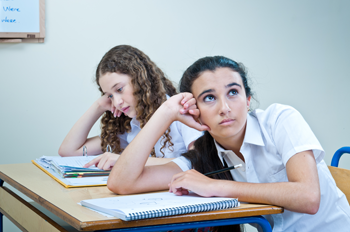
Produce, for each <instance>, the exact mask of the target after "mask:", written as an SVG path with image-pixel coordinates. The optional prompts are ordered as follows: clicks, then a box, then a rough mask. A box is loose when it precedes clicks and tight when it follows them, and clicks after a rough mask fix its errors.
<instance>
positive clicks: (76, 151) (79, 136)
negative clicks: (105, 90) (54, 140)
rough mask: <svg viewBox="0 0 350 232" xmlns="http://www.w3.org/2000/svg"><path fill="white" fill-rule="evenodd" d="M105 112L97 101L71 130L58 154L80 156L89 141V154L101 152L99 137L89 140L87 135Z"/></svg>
mask: <svg viewBox="0 0 350 232" xmlns="http://www.w3.org/2000/svg"><path fill="white" fill-rule="evenodd" d="M104 112H105V111H104V110H103V109H101V108H100V107H99V105H98V103H97V102H95V103H94V104H93V105H92V106H91V107H90V108H89V109H88V110H87V111H86V112H85V113H84V114H83V116H81V118H79V120H78V121H77V122H76V123H75V124H74V126H73V127H72V129H71V130H70V131H69V133H68V134H67V136H66V137H65V139H64V140H63V142H62V144H61V146H60V148H59V151H58V154H59V155H60V156H80V155H82V147H83V145H84V144H86V143H89V147H88V154H89V155H96V154H101V152H102V150H101V147H100V145H99V142H98V138H95V139H93V140H89V139H87V136H88V134H89V132H90V130H91V128H92V126H93V125H94V124H95V123H96V121H97V120H98V119H99V117H100V116H101V115H102V114H103V113H104Z"/></svg>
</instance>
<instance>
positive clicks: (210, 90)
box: [197, 89, 214, 99]
mask: <svg viewBox="0 0 350 232" xmlns="http://www.w3.org/2000/svg"><path fill="white" fill-rule="evenodd" d="M211 92H214V90H213V89H207V90H204V91H203V92H202V93H201V94H199V95H198V97H197V99H198V98H200V96H202V95H203V94H205V93H211Z"/></svg>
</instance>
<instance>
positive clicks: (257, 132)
mask: <svg viewBox="0 0 350 232" xmlns="http://www.w3.org/2000/svg"><path fill="white" fill-rule="evenodd" d="M244 143H250V144H254V145H258V146H265V144H264V141H263V139H262V136H261V129H260V125H259V122H258V119H257V118H256V117H254V116H252V115H251V114H247V126H246V131H245V135H244V140H243V144H244ZM214 144H215V147H216V150H217V151H218V156H219V158H220V160H221V162H222V164H224V161H223V158H224V156H225V155H226V153H227V152H229V150H225V149H224V148H223V147H221V146H220V144H218V143H217V142H216V140H215V139H214Z"/></svg>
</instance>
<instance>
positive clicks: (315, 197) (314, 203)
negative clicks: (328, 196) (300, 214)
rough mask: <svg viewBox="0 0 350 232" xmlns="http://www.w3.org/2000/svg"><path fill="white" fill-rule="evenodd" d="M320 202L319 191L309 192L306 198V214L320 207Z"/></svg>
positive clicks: (315, 211)
mask: <svg viewBox="0 0 350 232" xmlns="http://www.w3.org/2000/svg"><path fill="white" fill-rule="evenodd" d="M320 204H321V196H320V194H319V193H317V194H310V195H309V198H308V199H307V204H306V206H307V207H306V209H305V213H307V214H316V213H317V212H318V210H319V208H320Z"/></svg>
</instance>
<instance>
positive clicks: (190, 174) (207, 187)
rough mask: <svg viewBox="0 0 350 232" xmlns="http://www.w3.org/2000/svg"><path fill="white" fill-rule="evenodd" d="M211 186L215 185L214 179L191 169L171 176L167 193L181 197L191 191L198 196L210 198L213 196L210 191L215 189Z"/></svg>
mask: <svg viewBox="0 0 350 232" xmlns="http://www.w3.org/2000/svg"><path fill="white" fill-rule="evenodd" d="M213 184H215V180H214V179H211V178H209V177H207V176H205V175H203V174H202V173H199V172H198V171H196V170H194V169H191V170H188V171H186V172H181V173H178V174H176V175H174V176H173V178H172V180H171V183H170V184H169V192H173V193H174V194H176V195H179V196H181V195H187V194H188V192H189V190H191V191H192V192H194V193H196V194H198V195H200V196H203V197H212V196H214V194H213V192H212V190H213V189H215V188H213V187H212V185H213Z"/></svg>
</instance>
